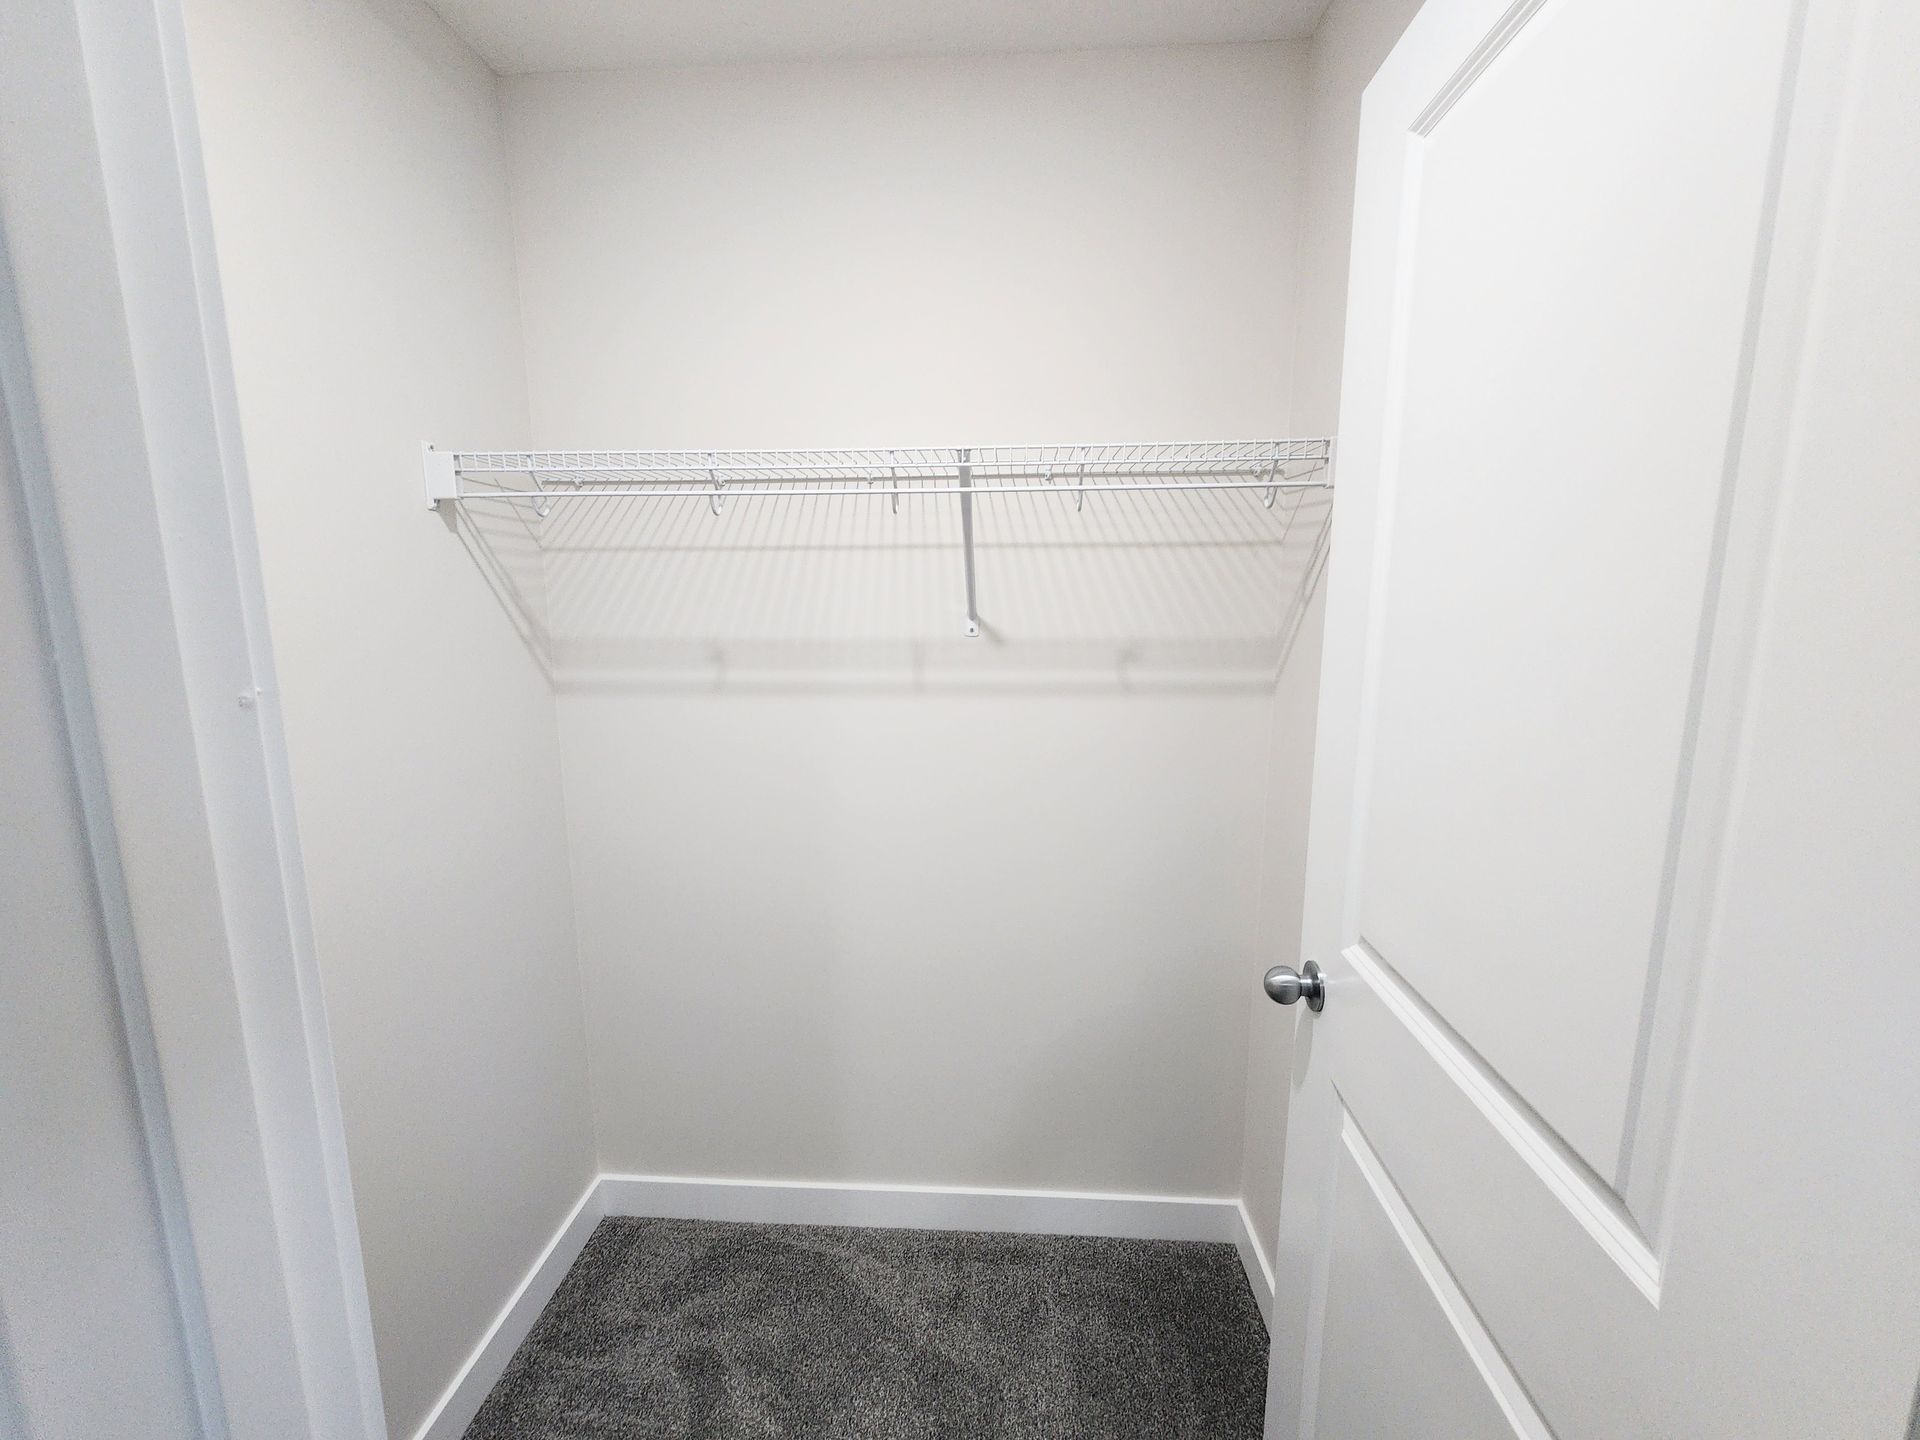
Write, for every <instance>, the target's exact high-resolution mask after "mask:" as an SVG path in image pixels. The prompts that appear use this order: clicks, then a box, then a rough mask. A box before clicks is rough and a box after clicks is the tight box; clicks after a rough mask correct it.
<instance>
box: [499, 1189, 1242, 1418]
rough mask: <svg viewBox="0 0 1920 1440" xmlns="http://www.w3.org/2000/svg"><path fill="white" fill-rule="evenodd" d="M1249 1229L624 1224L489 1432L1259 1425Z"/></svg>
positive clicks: (573, 1287)
mask: <svg viewBox="0 0 1920 1440" xmlns="http://www.w3.org/2000/svg"><path fill="white" fill-rule="evenodd" d="M1266 1378H1267V1334H1266V1330H1265V1329H1264V1328H1263V1327H1262V1325H1261V1323H1260V1312H1259V1311H1258V1310H1257V1309H1256V1308H1255V1307H1254V1303H1253V1294H1252V1292H1251V1291H1250V1290H1249V1289H1248V1288H1247V1281H1246V1276H1245V1275H1244V1273H1243V1272H1242V1271H1241V1269H1240V1261H1239V1258H1238V1257H1237V1256H1236V1255H1235V1253H1234V1250H1233V1247H1232V1246H1230V1245H1199V1244H1185V1243H1176V1242H1173V1241H1165V1240H1095V1239H1078V1238H1072V1237H1067V1236H1058V1235H965V1234H953V1233H948V1232H931V1231H912V1230H842V1229H821V1228H813V1227H804V1226H797V1225H724V1224H716V1223H714V1222H711V1221H704V1220H603V1221H602V1222H601V1223H600V1226H599V1228H598V1229H596V1230H595V1231H594V1232H593V1238H592V1239H591V1240H589V1241H588V1242H587V1248H586V1250H585V1251H584V1252H583V1253H582V1254H581V1256H580V1259H579V1260H578V1261H577V1262H575V1264H574V1267H573V1269H572V1270H571V1271H569V1272H568V1274H567V1277H566V1279H565V1280H564V1281H562V1282H561V1285H560V1289H559V1291H558V1292H557V1293H556V1294H555V1295H554V1297H553V1300H552V1302H551V1303H549V1304H548V1306H547V1308H546V1310H545V1311H544V1312H543V1313H542V1314H541V1316H540V1319H539V1320H538V1322H536V1324H535V1325H534V1328H533V1332H532V1334H530V1335H529V1336H528V1337H527V1342H526V1344H524V1345H522V1346H521V1347H520V1350H519V1353H518V1354H516V1355H515V1356H514V1358H513V1361H512V1363H511V1364H510V1365H509V1366H508V1367H507V1371H506V1374H505V1375H503V1376H502V1377H501V1379H500V1383H499V1384H498V1385H497V1386H495V1387H494V1390H493V1393H492V1394H491V1395H489V1396H488V1397H487V1401H486V1403H485V1404H484V1405H483V1406H482V1407H481V1409H480V1413H479V1415H478V1416H476V1417H475V1419H474V1422H473V1425H472V1427H471V1428H470V1429H469V1430H468V1431H467V1440H612V1437H616V1436H617V1437H620V1440H652V1437H673V1440H708V1437H726V1440H761V1437H768V1440H771V1437H776V1436H777V1437H799V1436H821V1437H827V1436H831V1437H834V1440H934V1437H941V1440H945V1437H962V1436H965V1437H970V1440H974V1437H987V1436H1000V1437H1007V1440H1096V1437H1098V1440H1107V1437H1117V1436H1142V1437H1145V1436H1152V1437H1155V1440H1173V1437H1179V1440H1215V1437H1217V1440H1241V1437H1246V1440H1254V1437H1257V1436H1258V1435H1259V1434H1260V1410H1261V1403H1262V1401H1263V1399H1264V1398H1265V1390H1266Z"/></svg>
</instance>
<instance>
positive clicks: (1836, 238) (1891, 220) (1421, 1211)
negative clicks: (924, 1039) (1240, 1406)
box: [1268, 0, 1920, 1440]
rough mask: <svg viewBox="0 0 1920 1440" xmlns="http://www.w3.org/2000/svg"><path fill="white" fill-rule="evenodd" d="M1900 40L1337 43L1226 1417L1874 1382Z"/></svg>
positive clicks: (1891, 1001)
mask: <svg viewBox="0 0 1920 1440" xmlns="http://www.w3.org/2000/svg"><path fill="white" fill-rule="evenodd" d="M1915 73H1920V7H1916V6H1913V5H1910V4H1899V3H1895V0H1663V3H1654V0H1544V3H1541V0H1517V3H1513V4H1502V3H1500V0H1429V3H1428V4H1427V6H1426V8H1425V9H1424V10H1423V11H1422V12H1421V14H1420V15H1419V17H1418V18H1417V19H1416V20H1415V22H1414V24H1413V26H1412V27H1411V28H1410V29H1409V30H1408V32H1407V34H1406V37H1405V39H1403V41H1402V42H1401V44H1400V46H1399V47H1398V48H1397V49H1396V50H1395V51H1394V53H1393V55H1392V56H1391V57H1390V58H1389V60H1388V61H1387V63H1386V65H1385V66H1383V68H1382V70H1381V71H1380V73H1379V75H1378V76H1377V77H1376V78H1375V80H1374V83H1373V85H1372V86H1371V87H1370V88H1369V90H1368V92H1367V97H1366V101H1365V104H1364V106H1363V111H1362V121H1361V149H1360V155H1361V159H1360V170H1359V185H1358V189H1357V194H1356V206H1355V235H1354V260H1353V271H1352V273H1353V289H1352V294H1351V296H1350V300H1349V311H1348V315H1349V321H1348V334H1347V345H1346V355H1347V362H1346V371H1345V377H1344V382H1343V383H1344V397H1343V407H1342V417H1341V434H1340V444H1341V465H1340V474H1339V477H1338V485H1339V489H1338V491H1337V495H1338V500H1337V504H1336V513H1335V520H1334V550H1333V557H1334V558H1333V564H1332V569H1331V571H1330V591H1329V600H1328V620H1327V642H1326V643H1327V651H1326V659H1325V666H1324V670H1323V679H1322V705H1321V713H1320V722H1319V727H1318V735H1319V742H1318V750H1317V753H1316V759H1315V781H1314V797H1313V812H1312V821H1311V835H1310V842H1309V853H1308V876H1307V896H1306V907H1305V923H1304V926H1303V933H1302V946H1301V952H1302V954H1303V955H1304V956H1306V957H1309V958H1313V959H1316V960H1318V961H1319V962H1320V963H1321V964H1322V965H1323V966H1324V967H1325V969H1326V973H1327V977H1328V993H1327V997H1326V1000H1327V1003H1326V1006H1325V1009H1324V1010H1323V1011H1322V1012H1320V1013H1318V1014H1303V1015H1302V1017H1301V1020H1300V1028H1299V1031H1298V1038H1297V1043H1296V1060H1295V1069H1294V1074H1293V1077H1292V1083H1293V1091H1292V1096H1291V1104H1290V1112H1289V1115H1290V1118H1289V1138H1288V1166H1287V1170H1286V1175H1285V1182H1284V1195H1283V1202H1282V1223H1281V1233H1280V1236H1279V1245H1278V1248H1277V1251H1276V1266H1275V1269H1276V1281H1277V1285H1276V1299H1275V1311H1274V1327H1273V1332H1274V1352H1273V1364H1272V1367H1271V1369H1270V1392H1269V1411H1268V1434H1269V1436H1270V1437H1276V1440H1277V1437H1287V1440H1292V1437H1296V1436H1298V1437H1316V1440H1374V1437H1383V1436H1398V1435H1434V1436H1446V1437H1452V1436H1456V1435H1458V1436H1480V1435H1505V1434H1520V1435H1529V1436H1547V1435H1552V1436H1556V1437H1560V1440H1576V1437H1591V1440H1621V1437H1640V1436H1648V1437H1655V1436H1657V1437H1667V1436H1672V1437H1686V1440H1789V1437H1791V1440H1804V1437H1808V1436H1816V1435H1817V1436H1821V1437H1823V1440H1825V1437H1834V1440H1852V1437H1855V1436H1858V1437H1861V1440H1866V1437H1876V1436H1885V1437H1891V1436H1893V1435H1895V1434H1897V1433H1899V1431H1900V1427H1901V1426H1903V1425H1910V1424H1911V1423H1912V1421H1911V1416H1912V1413H1913V1406H1914V1403H1915V1402H1914V1394H1915V1381H1916V1369H1920V1361H1916V1359H1915V1356H1916V1355H1920V1207H1916V1206H1915V1205H1914V1204H1913V1198H1912V1197H1913V1195H1914V1194H1915V1193H1916V1191H1920V1125H1916V1124H1915V1122H1914V1119H1913V1117H1914V1115H1915V1114H1920V1052H1917V1051H1916V1048H1915V1047H1914V1046H1913V1045H1912V1044H1911V1041H1910V1037H1909V1036H1908V1035H1907V1034H1906V1033H1905V1028H1904V1027H1903V1024H1902V1022H1901V1019H1900V1018H1899V1017H1904V1019H1905V1021H1906V1022H1907V1023H1908V1024H1910V1021H1911V1017H1912V1015H1913V1014H1915V1013H1920V967H1915V966H1914V965H1913V964H1912V963H1911V956H1912V955H1913V954H1914V953H1916V952H1920V887H1916V886H1914V885H1913V883H1912V877H1913V875H1914V874H1916V873H1920V746H1916V745H1915V744H1914V743H1913V739H1912V727H1911V716H1912V714H1913V713H1915V712H1916V711H1920V570H1917V569H1916V561H1915V557H1916V556H1917V555H1920V529H1916V527H1917V526H1920V506H1916V505H1915V503H1914V491H1913V483H1912V477H1913V473H1914V470H1913V464H1914V462H1913V457H1914V455H1915V454H1916V453H1920V407H1916V406H1914V405H1913V404H1912V397H1913V396H1914V395H1915V394H1920V266H1916V264H1915V258H1916V256H1920V207H1916V206H1915V205H1914V203H1913V197H1914V196H1915V195H1920V99H1916V96H1915V94H1914V91H1913V88H1912V85H1911V76H1912V75H1913V74H1915ZM1895 197H1900V198H1898V199H1896V198H1895Z"/></svg>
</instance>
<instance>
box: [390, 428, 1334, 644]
mask: <svg viewBox="0 0 1920 1440" xmlns="http://www.w3.org/2000/svg"><path fill="white" fill-rule="evenodd" d="M421 463H422V468H423V470H424V476H425V481H426V485H425V498H426V503H427V505H428V507H429V508H431V509H435V510H438V509H441V508H442V507H447V506H461V505H470V504H505V505H512V506H520V507H524V510H525V513H526V514H527V516H528V517H529V519H530V520H531V521H532V522H534V523H538V521H540V520H541V519H544V518H545V517H546V516H547V515H548V514H550V513H551V512H552V510H553V507H554V506H555V505H556V504H559V503H560V502H562V501H566V502H570V503H571V502H580V501H591V500H606V499H621V500H633V499H640V500H687V499H689V498H691V499H695V500H697V501H699V502H701V503H703V504H704V505H705V506H706V507H707V508H708V509H710V510H711V511H712V513H713V514H714V515H715V516H716V517H718V516H721V515H723V514H724V513H725V512H726V509H727V502H729V501H735V500H762V499H797V498H801V497H805V496H816V495H845V496H866V497H869V498H874V499H878V498H881V497H886V498H887V499H888V500H890V502H891V504H892V509H893V511H894V513H895V514H898V513H899V510H900V501H901V500H902V499H903V498H905V499H910V500H911V499H924V498H927V497H931V496H936V495H951V496H955V497H957V499H958V503H959V510H960V547H961V553H962V560H963V563H964V565H965V579H966V600H967V617H966V633H967V634H968V635H970V636H978V635H979V634H980V607H979V599H978V594H977V591H976V588H975V580H974V563H973V562H974V505H975V502H976V501H979V500H991V499H994V498H997V497H999V496H1005V495H1058V496H1066V495H1072V496H1073V501H1074V509H1075V510H1076V511H1082V510H1084V509H1085V507H1086V502H1087V496H1088V495H1089V494H1094V495H1099V494H1108V495H1123V494H1133V495H1139V494H1153V493H1160V492H1168V491H1209V490H1218V491H1243V492H1247V493H1249V494H1257V495H1259V497H1260V501H1261V503H1262V504H1263V505H1264V506H1266V507H1267V508H1268V509H1271V508H1273V504H1274V501H1275V499H1276V498H1277V497H1278V495H1279V493H1280V492H1281V491H1282V490H1309V489H1316V490H1324V489H1331V488H1332V486H1333V441H1332V440H1331V439H1327V438H1321V439H1310V440H1206V441H1186V442H1175V443H1161V444H1125V445H993V446H972V447H923V448H918V449H894V450H884V449H883V450H440V449H436V448H434V446H432V445H430V444H423V445H422V446H421Z"/></svg>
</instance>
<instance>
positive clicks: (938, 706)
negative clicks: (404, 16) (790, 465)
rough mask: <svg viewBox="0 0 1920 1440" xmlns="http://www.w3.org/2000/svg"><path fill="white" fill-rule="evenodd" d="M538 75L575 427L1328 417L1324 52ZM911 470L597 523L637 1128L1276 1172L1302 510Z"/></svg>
mask: <svg viewBox="0 0 1920 1440" xmlns="http://www.w3.org/2000/svg"><path fill="white" fill-rule="evenodd" d="M503 93H504V96H505V114H506V125H507V135H508V152H509V157H510V164H511V171H512V192H513V212H514V233H515V237H516V242H517V248H518V254H519V263H520V284H521V298H522V304H523V314H524V317H525V330H526V339H527V356H528V383H529V390H530V394H531V397H532V417H533V429H534V438H535V440H536V442H537V443H539V444H542V445H548V446H570V447H581V446H642V447H673V446H692V447H700V446H712V445H717V446H723V447H724V446H781V445H790V446H800V445H886V444H906V445H911V444H943V443H944V444H953V443H962V444H964V443H969V442H977V443H990V442H994V441H1002V442H1007V441H1015V442H1017V441H1031V440H1043V441H1044V440H1104V439H1155V438H1165V439H1174V438H1179V439H1185V438H1208V437H1217V438H1249V437H1254V436H1262V435H1272V434H1280V433H1284V432H1285V429H1286V420H1287V415H1288V393H1289V386H1290V373H1289V372H1290V368H1291V343H1290V342H1291V336H1292V333H1293V315H1292V311H1291V308H1290V305H1291V297H1292V294H1293V288H1294V275H1293V266H1292V257H1293V254H1294V250H1295V234H1296V232H1297V229H1298V227H1299V225H1300V223H1301V214H1300V206H1299V203H1298V195H1297V186H1298V171H1299V168H1300V163H1301V154H1300V143H1299V135H1300V129H1301V113H1302V103H1303V95H1302V85H1301V51H1300V47H1298V46H1294V45H1269V46H1245V47H1221V48H1196V49H1190V50H1163V51H1141V52H1106V53H1099V54H1065V55H1045V56H1019V57H997V58H990V59H948V60H912V61H889V62H858V63H853V62H849V63H817V64H809V65H793V66H757V67H740V68H729V69H707V70H681V71H648V72H634V73H623V74H592V75H566V76H561V75H550V76H531V77H516V78H512V79H509V80H507V81H505V82H503ZM466 443H470V442H466ZM908 509H909V510H910V511H911V512H912V513H903V514H902V515H901V516H900V517H899V518H898V519H895V518H893V517H891V516H890V515H889V514H888V511H887V507H886V506H885V504H884V502H868V503H865V504H861V505H856V504H846V503H843V504H839V505H830V504H824V503H813V504H806V503H796V504H792V505H788V504H784V503H782V504H780V505H764V506H761V507H760V508H759V509H758V510H755V509H754V508H752V507H750V506H747V505H739V506H737V507H736V508H735V509H733V510H731V511H729V513H728V515H727V516H726V517H725V518H724V519H722V520H714V519H713V518H712V517H711V516H709V515H707V513H706V510H705V507H704V506H701V505H698V504H695V505H692V506H687V507H683V508H682V509H680V510H678V511H671V507H666V510H667V511H671V513H666V512H665V511H652V512H647V514H646V515H642V514H641V513H640V512H639V510H638V508H637V507H627V508H626V509H624V510H623V509H621V508H619V507H604V508H601V509H599V510H597V511H595V512H594V513H595V514H596V516H597V517H598V518H596V519H594V520H592V521H589V520H585V519H582V518H578V517H579V515H581V514H584V513H585V512H584V511H582V512H576V514H575V518H573V519H565V520H559V521H557V522H556V523H555V524H554V528H552V529H551V531H550V548H549V550H548V553H547V557H546V559H547V564H546V571H545V580H546V583H547V588H548V590H549V592H550V594H549V596H548V600H549V601H550V603H549V604H547V605H546V606H545V607H544V608H543V607H541V606H540V605H539V604H534V605H532V606H530V607H529V608H531V609H533V610H536V611H538V612H539V614H540V619H539V621H538V624H537V626H536V628H539V629H541V630H542V634H541V636H540V640H541V643H542V644H543V646H544V647H545V648H546V651H547V653H548V654H549V655H550V656H551V657H552V658H553V659H554V661H555V662H556V671H557V675H558V679H559V681H560V687H561V698H560V714H561V736H562V749H563V755H564V759H565V776H566V787H567V809H568V818H569V824H570V829H571V837H572V845H573V854H574V870H575V882H576V894H577V900H578V916H579V926H580V939H581V953H582V961H583V966H584V969H585V976H586V986H587V996H588V1016H589V1029H590V1040H591V1050H592V1057H593V1071H594V1091H595V1102H596V1106H595V1109H596V1116H597V1121H598V1132H599V1137H600V1144H601V1158H602V1161H603V1163H604V1164H605V1166H606V1167H607V1168H609V1169H614V1170H635V1171H647V1172H657V1173H681V1174H720V1175H730V1176H760V1177H789V1178H808V1179H838V1180H850V1181H917V1182H929V1183H957V1184H976V1185H1016V1186H1046V1187H1060V1188H1092V1189H1112V1190H1137V1191H1153V1192H1172V1193H1187V1194H1194V1193H1205V1194H1231V1193H1234V1192H1235V1191H1236V1190H1237V1188H1238V1184H1239V1169H1240V1161H1241V1113H1240V1112H1241V1087H1242V1085H1243V1083H1244V1072H1245V1045H1246V1035H1247V1029H1246V1014H1245V1009H1244V1006H1243V1002H1242V1000H1241V998H1240V997H1241V996H1243V995H1244V994H1245V993H1246V992H1247V990H1248V988H1249V987H1250V986H1252V985H1254V983H1255V982H1256V980H1257V976H1258V960H1259V956H1260V955H1261V954H1262V953H1264V950H1265V948H1266V947H1263V946H1262V945H1260V943H1259V937H1258V935H1257V930H1256V918H1257V912H1258V902H1257V895H1256V893H1255V887H1256V880H1257V873H1256V872H1257V856H1258V849H1259V844H1260V827H1261V804H1262V795H1261V778H1262V776H1263V775H1264V773H1265V768H1266V753H1265V752H1266V747H1267V743H1268V742H1267V731H1268V728H1269V713H1270V708H1271V690H1272V665H1273V663H1274V661H1275V660H1276V658H1277V655H1278V639H1277V637H1278V635H1279V633H1280V631H1281V629H1282V626H1283V623H1284V622H1285V620H1286V617H1287V614H1288V613H1289V609H1290V606H1291V604H1292V603H1293V601H1294V598H1295V596H1296V594H1297V591H1298V580H1299V574H1298V569H1297V563H1296V560H1297V557H1296V555H1295V550H1296V548H1297V540H1290V539H1288V538H1287V535H1286V531H1285V525H1284V521H1285V517H1286V514H1287V510H1286V508H1285V507H1284V506H1283V507H1279V508H1277V509H1276V511H1274V512H1267V511H1264V510H1262V509H1261V508H1260V506H1259V504H1258V501H1257V500H1253V501H1248V500H1244V499H1240V498H1238V497H1230V498H1229V499H1222V498H1220V497H1213V500H1212V501H1211V502H1209V503H1202V502H1195V503H1193V504H1185V503H1182V504H1177V505H1176V504H1169V505H1166V506H1162V507H1158V508H1154V507H1147V508H1145V509H1144V510H1141V509H1134V510H1128V509H1127V508H1126V507H1123V506H1120V505H1118V504H1117V503H1109V502H1104V501H1102V502H1090V503H1089V506H1088V511H1087V513H1086V514H1083V515H1076V514H1075V512H1074V511H1073V509H1072V507H1071V505H1066V504H1054V505H1047V504H1035V505H1027V506H1020V507H1015V508H1012V509H1008V510H1002V511H996V512H994V513H992V514H987V513H984V512H985V511H986V509H987V507H986V506H985V505H984V504H983V505H982V510H983V516H982V526H983V534H984V548H983V551H982V556H981V591H982V594H981V605H982V613H983V616H984V618H985V621H986V624H987V627H988V631H989V633H988V636H987V637H986V638H984V639H982V640H979V641H967V640H964V639H961V638H960V637H959V634H958V619H959V613H960V612H959V588H960V580H959V563H960V562H959V555H958V551H957V550H956V549H955V548H954V545H953V541H954V532H953V529H952V524H951V521H952V515H951V511H950V510H942V509H939V508H936V507H933V506H931V505H925V506H918V507H916V506H915V504H914V502H909V506H908ZM563 510H564V507H563ZM903 542H904V543H903ZM1289 566H1292V567H1293V568H1292V570H1291V571H1290V570H1289Z"/></svg>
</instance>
